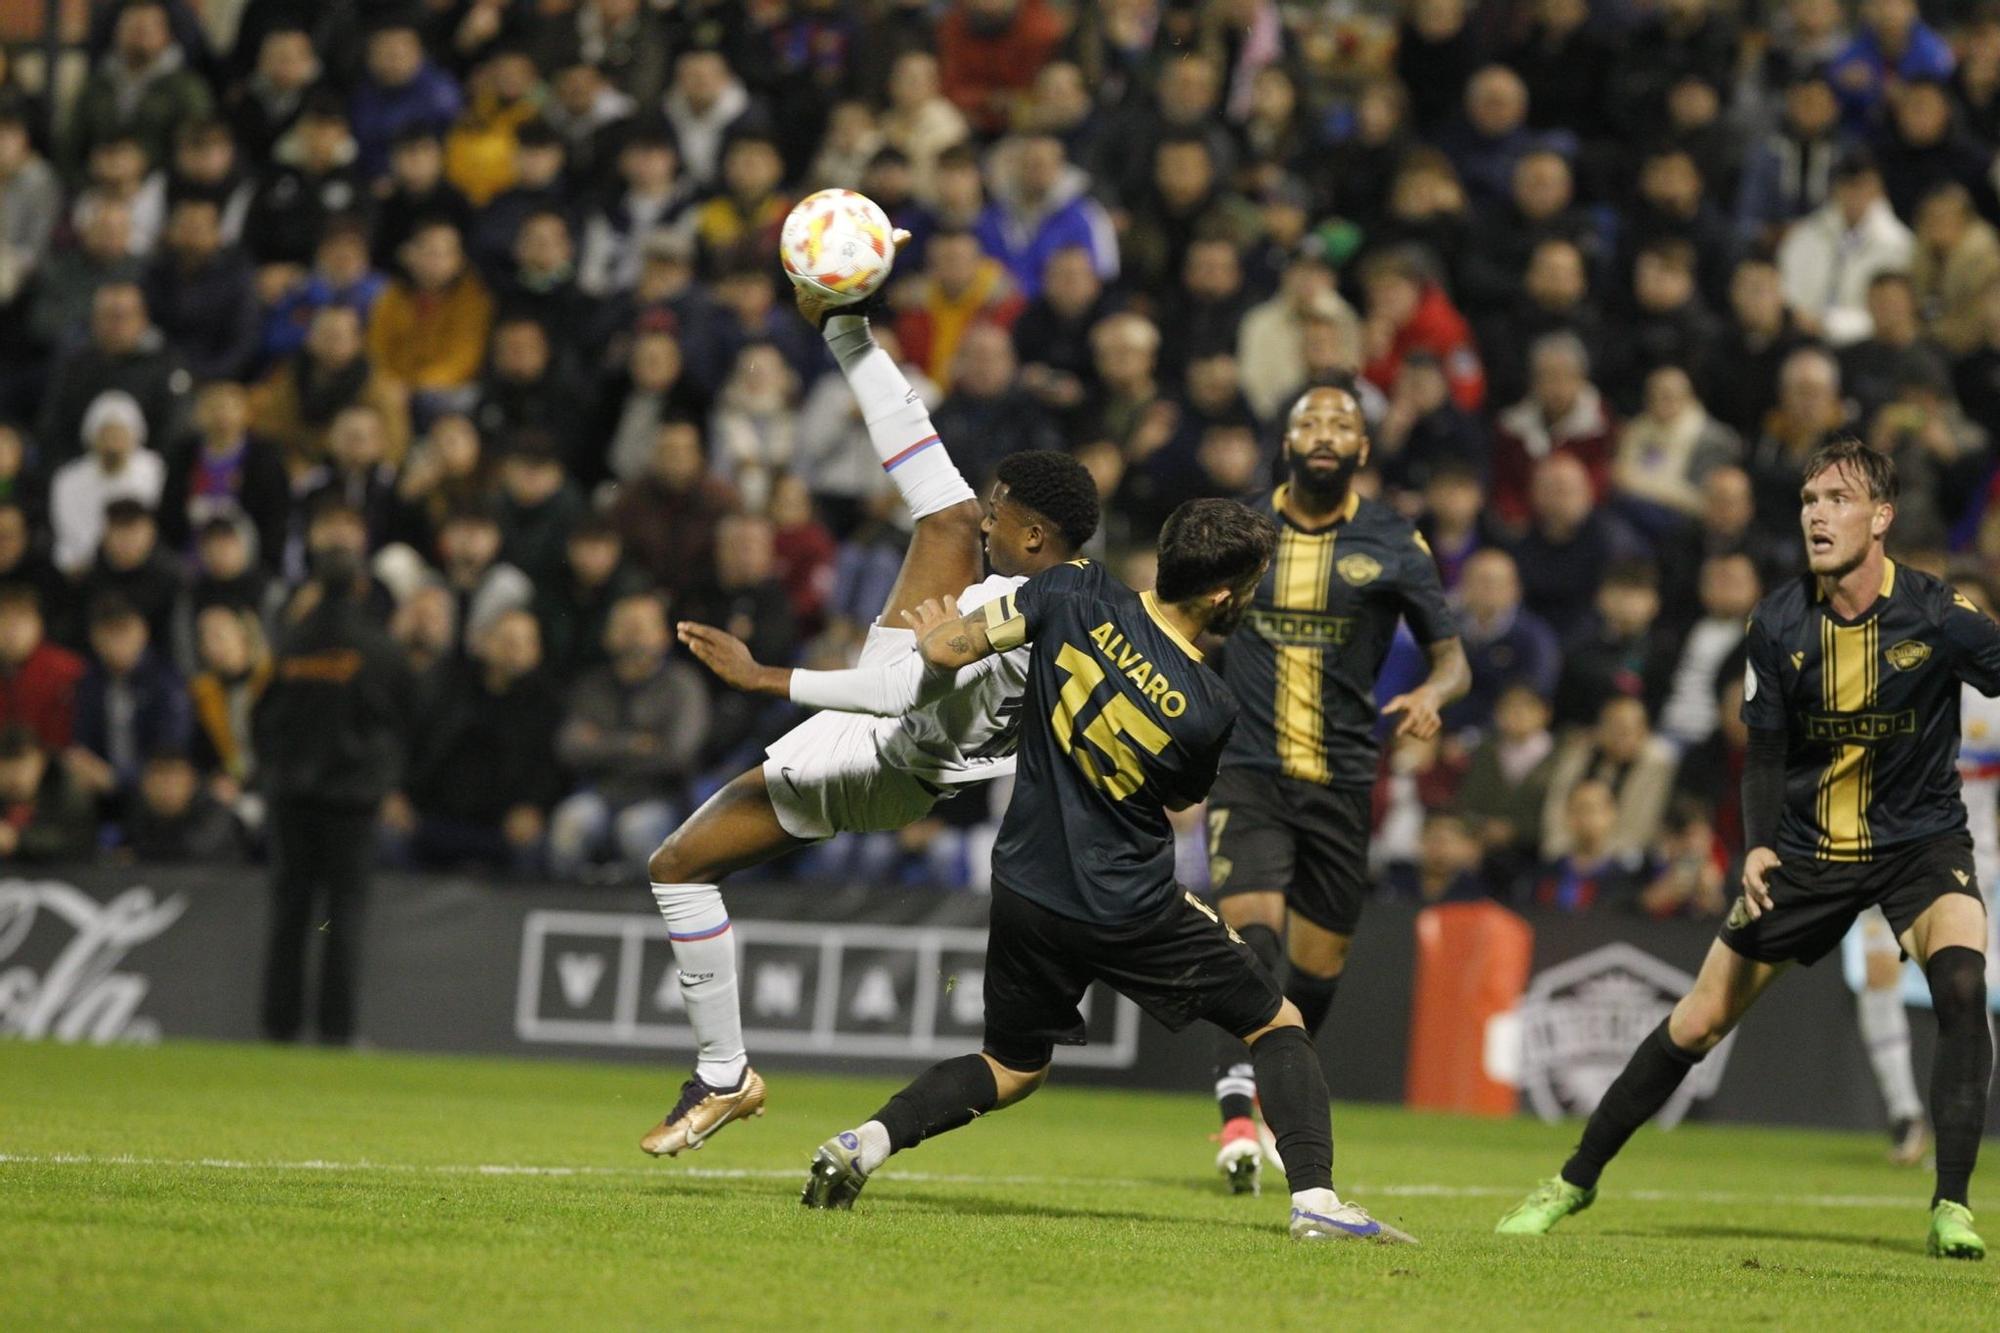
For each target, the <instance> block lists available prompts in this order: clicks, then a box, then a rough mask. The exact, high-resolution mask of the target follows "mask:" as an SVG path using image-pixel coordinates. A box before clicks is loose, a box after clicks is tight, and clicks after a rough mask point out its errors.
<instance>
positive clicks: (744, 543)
mask: <svg viewBox="0 0 2000 1333" xmlns="http://www.w3.org/2000/svg"><path fill="white" fill-rule="evenodd" d="M682 611H683V614H684V616H685V618H686V619H688V620H693V621H698V622H700V623H701V624H704V625H714V626H716V627H718V628H720V629H725V630H727V631H728V632H729V633H731V634H734V635H735V636H736V637H737V638H739V639H741V640H743V641H744V642H745V643H747V644H749V645H750V653H751V656H753V657H755V658H756V659H757V660H758V661H760V662H789V661H791V660H792V658H793V657H794V655H795V654H796V652H797V649H798V626H797V624H796V623H795V622H794V621H793V619H792V608H791V599H790V598H789V597H788V596H787V594H786V592H785V586H784V584H782V583H781V582H779V581H778V564H777V547H776V532H775V530H774V528H773V527H772V524H771V520H769V519H768V518H764V517H763V516H761V515H757V514H731V515H730V516H729V517H727V518H725V519H723V520H722V522H721V524H720V525H719V526H718V527H717V530H716V534H715V577H714V579H713V580H711V581H709V582H706V583H703V584H700V585H698V586H696V587H695V588H693V589H691V590H690V591H689V592H688V595H687V597H686V598H685V599H684V601H683V603H682ZM763 711H764V708H763V705H762V701H761V700H758V699H756V698H754V697H752V696H748V695H741V694H736V693H730V694H727V695H724V696H722V697H719V698H717V699H716V701H715V704H714V709H713V714H712V717H711V721H710V725H709V733H708V745H707V748H706V749H705V750H704V752H703V753H704V754H705V755H708V756H711V757H713V758H716V759H718V760H719V761H720V762H722V763H725V764H732V763H733V762H734V761H733V760H730V759H727V758H724V756H726V755H727V754H728V752H729V751H730V750H732V749H733V748H734V747H735V746H736V745H738V744H739V743H740V742H742V741H744V740H746V739H748V738H749V736H750V733H751V731H752V730H753V728H754V726H755V723H756V719H757V718H758V716H759V715H760V714H761V713H762V712H763Z"/></svg>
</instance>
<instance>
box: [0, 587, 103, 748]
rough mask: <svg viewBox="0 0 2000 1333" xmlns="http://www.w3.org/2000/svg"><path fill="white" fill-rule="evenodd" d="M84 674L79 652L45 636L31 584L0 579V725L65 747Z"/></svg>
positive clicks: (44, 745)
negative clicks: (5, 582) (4, 582)
mask: <svg viewBox="0 0 2000 1333" xmlns="http://www.w3.org/2000/svg"><path fill="white" fill-rule="evenodd" d="M83 673H84V661H83V659H82V658H81V657H78V656H77V655H76V654H75V653H72V652H70V651H69V650H68V649H67V648H61V647H58V646H57V645H56V644H54V643H52V642H50V641H49V639H48V638H47V637H45V629H44V626H43V622H42V607H41V601H40V599H39V598H38V597H37V596H36V593H35V589H34V588H33V587H32V586H30V585H27V584H23V583H8V584H0V727H12V726H20V727H24V728H26V729H27V730H28V732H30V733H31V734H32V735H33V736H34V738H35V739H36V741H37V742H39V744H40V746H41V748H42V749H44V750H47V751H50V752H51V753H58V752H60V751H63V750H66V749H68V748H69V743H70V737H71V734H72V732H73V731H74V728H75V725H76V687H77V685H78V683H79V682H81V681H82V679H83ZM16 757H18V756H16Z"/></svg>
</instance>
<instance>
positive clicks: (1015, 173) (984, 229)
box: [974, 134, 1118, 301]
mask: <svg viewBox="0 0 2000 1333" xmlns="http://www.w3.org/2000/svg"><path fill="white" fill-rule="evenodd" d="M1004 148H1005V149H1006V151H1005V153H1004V154H1003V155H1002V166H1001V168H1000V170H999V171H998V172H997V173H996V174H997V176H998V180H997V181H996V184H995V188H994V192H993V193H994V197H993V199H992V202H990V203H988V204H987V205H986V211H985V212H984V213H982V214H980V217H979V224H978V226H977V227H976V228H975V229H974V234H975V235H976V236H977V237H978V239H979V244H980V248H981V249H983V250H984V251H985V252H986V253H987V254H988V255H990V256H992V257H993V258H995V259H998V260H999V261H1000V262H1001V263H1002V264H1004V265H1006V267H1007V271H1008V273H1009V274H1010V275H1011V276H1012V277H1013V279H1014V285H1015V286H1016V287H1018V288H1019V289H1020V291H1021V293H1022V295H1023V296H1024V297H1025V298H1026V299H1028V300H1030V301H1032V300H1034V299H1035V298H1036V297H1037V296H1039V295H1040V294H1041V286H1042V271H1043V269H1044V268H1045V267H1046V266H1047V264H1048V262H1049V259H1050V257H1051V256H1052V255H1054V254H1055V253H1056V252H1057V251H1058V250H1062V249H1077V250H1081V251H1083V252H1084V253H1085V254H1087V255H1088V256H1089V257H1090V261H1091V268H1092V270H1093V271H1094V272H1095V273H1096V275H1097V277H1098V278H1099V279H1100V280H1101V281H1104V282H1110V281H1111V280H1113V279H1115V278H1116V277H1117V276H1118V237H1117V235H1116V233H1115V232H1113V231H1112V228H1111V219H1110V217H1109V215H1107V214H1106V213H1105V211H1104V208H1103V206H1102V205H1101V204H1099V203H1098V202H1097V201H1096V200H1094V199H1092V198H1091V197H1090V196H1089V193H1088V190H1089V186H1090V177H1089V176H1088V175H1087V174H1086V173H1085V172H1084V171H1083V169H1082V168H1080V167H1076V166H1072V165H1071V164H1070V163H1069V161H1068V159H1067V158H1066V157H1065V155H1064V152H1063V145H1062V140H1060V139H1058V138H1056V137H1055V136H1054V135H1052V134H1033V135H1022V136H1020V137H1018V138H1015V139H1010V140H1008V141H1007V142H1006V144H1005V145H1004Z"/></svg>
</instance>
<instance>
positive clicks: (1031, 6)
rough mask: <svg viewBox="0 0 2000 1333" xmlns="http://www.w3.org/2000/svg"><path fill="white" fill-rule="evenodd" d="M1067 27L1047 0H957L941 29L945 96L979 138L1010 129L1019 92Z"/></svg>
mask: <svg viewBox="0 0 2000 1333" xmlns="http://www.w3.org/2000/svg"><path fill="white" fill-rule="evenodd" d="M1063 26H1064V25H1063V20H1062V16H1061V15H1059V14H1057V13H1056V12H1055V11H1054V10H1053V9H1051V8H1049V6H1048V4H1047V3H1046V0H959V2H958V3H957V4H955V5H953V6H952V7H951V13H949V14H947V15H946V16H945V20H944V22H943V23H942V24H940V25H939V27H938V35H937V50H938V73H939V78H940V82H941V83H942V85H943V88H944V95H945V96H946V97H948V98H950V99H951V100H952V102H953V103H954V104H955V105H956V106H957V107H958V109H959V110H960V111H963V112H964V113H965V116H966V119H967V120H970V121H971V122H972V125H973V128H974V129H976V130H978V131H979V132H980V133H981V134H993V133H997V132H999V131H1000V130H1003V129H1005V128H1007V122H1008V117H1009V113H1010V112H1011V111H1012V109H1013V106H1012V103H1013V98H1014V96H1015V94H1017V93H1022V92H1025V91H1027V89H1028V87H1029V85H1031V84H1032V83H1034V81H1035V75H1036V74H1038V73H1040V72H1041V68H1042V66H1043V65H1045V64H1047V63H1048V60H1049V57H1050V56H1051V55H1053V54H1055V49H1056V44H1057V43H1058V42H1060V41H1062V39H1063Z"/></svg>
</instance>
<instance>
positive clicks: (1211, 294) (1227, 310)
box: [1160, 237, 1251, 380]
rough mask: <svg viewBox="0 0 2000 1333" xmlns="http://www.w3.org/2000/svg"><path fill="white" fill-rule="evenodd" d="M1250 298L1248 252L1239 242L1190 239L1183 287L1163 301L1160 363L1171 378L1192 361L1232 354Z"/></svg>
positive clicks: (1184, 264)
mask: <svg viewBox="0 0 2000 1333" xmlns="http://www.w3.org/2000/svg"><path fill="white" fill-rule="evenodd" d="M1250 304H1251V297H1250V293H1249V292H1248V290H1246V288H1245V287H1244V283H1243V256H1242V253H1241V252H1240V251H1239V250H1237V248H1236V245H1235V243H1234V242H1232V241H1228V240H1224V239H1220V238H1214V237H1201V238H1198V239H1196V240H1195V241H1194V242H1193V243H1192V244H1190V245H1189V246H1188V248H1187V258H1186V259H1185V260H1184V261H1183V263H1182V268H1181V275H1180V290H1179V292H1178V293H1177V294H1176V295H1175V297H1174V298H1173V299H1171V300H1168V301H1164V302H1162V303H1161V307H1160V327H1161V329H1162V330H1163V331H1164V332H1165V333H1166V334H1167V336H1166V338H1165V340H1164V342H1165V345H1164V348H1163V351H1162V353H1161V365H1162V367H1163V369H1164V370H1165V372H1166V374H1167V376H1168V378H1170V379H1176V380H1177V379H1179V378H1181V377H1182V376H1183V375H1184V374H1185V373H1186V372H1187V367H1188V363H1189V362H1190V361H1193V360H1197V359H1200V358H1205V357H1212V356H1217V355H1222V356H1231V355H1233V354H1234V353H1235V351H1236V339H1237V329H1238V328H1239V326H1240V325H1241V324H1242V323H1243V316H1244V313H1245V312H1246V311H1247V310H1248V309H1249V308H1250Z"/></svg>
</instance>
